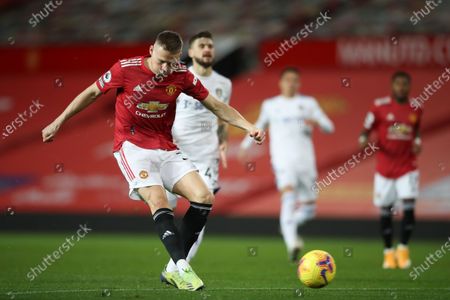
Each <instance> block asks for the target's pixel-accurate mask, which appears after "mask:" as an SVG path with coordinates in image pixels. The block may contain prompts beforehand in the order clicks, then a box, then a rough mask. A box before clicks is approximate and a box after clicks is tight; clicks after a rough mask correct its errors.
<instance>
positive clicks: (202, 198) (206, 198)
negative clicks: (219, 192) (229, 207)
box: [190, 190, 214, 204]
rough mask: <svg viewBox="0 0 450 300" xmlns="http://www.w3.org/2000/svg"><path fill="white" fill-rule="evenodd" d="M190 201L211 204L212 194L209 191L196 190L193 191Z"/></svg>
mask: <svg viewBox="0 0 450 300" xmlns="http://www.w3.org/2000/svg"><path fill="white" fill-rule="evenodd" d="M190 201H191V202H197V203H202V204H213V202H214V194H213V193H211V191H209V190H206V191H198V192H195V193H194V198H193V199H192V200H190Z"/></svg>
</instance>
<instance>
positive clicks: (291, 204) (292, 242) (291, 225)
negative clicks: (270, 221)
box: [280, 192, 299, 251]
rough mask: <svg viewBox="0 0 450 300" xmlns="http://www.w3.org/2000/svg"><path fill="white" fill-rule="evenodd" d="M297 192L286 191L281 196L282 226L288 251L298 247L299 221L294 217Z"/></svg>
mask: <svg viewBox="0 0 450 300" xmlns="http://www.w3.org/2000/svg"><path fill="white" fill-rule="evenodd" d="M295 198H296V197H295V193H294V192H284V193H283V194H282V196H281V210H280V227H281V234H282V235H283V239H284V243H285V244H286V247H287V249H288V251H292V249H294V248H296V247H298V246H299V245H298V237H297V223H296V221H295V219H294V211H295V201H296V199H295Z"/></svg>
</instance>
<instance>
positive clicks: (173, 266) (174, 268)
mask: <svg viewBox="0 0 450 300" xmlns="http://www.w3.org/2000/svg"><path fill="white" fill-rule="evenodd" d="M204 233H205V228H204V227H203V229H202V231H201V232H200V234H199V235H198V238H197V241H196V242H195V243H194V244H193V245H192V247H191V250H189V253H188V255H187V257H186V261H188V262H190V261H191V259H192V258H193V257H194V256H195V254H196V253H197V251H198V248H199V247H200V243H201V242H202V240H203V235H204ZM166 271H167V272H175V271H178V267H177V265H176V264H175V263H174V262H173V260H172V259H170V261H169V263H168V264H167V266H166Z"/></svg>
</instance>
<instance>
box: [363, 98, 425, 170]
mask: <svg viewBox="0 0 450 300" xmlns="http://www.w3.org/2000/svg"><path fill="white" fill-rule="evenodd" d="M421 118H422V110H421V109H420V108H419V109H417V110H415V109H414V108H413V106H412V105H411V104H410V103H408V102H406V103H403V104H401V103H398V102H397V101H395V99H392V98H391V97H385V98H380V99H376V100H375V101H374V105H373V107H372V108H371V110H370V111H369V113H368V114H367V117H366V120H365V122H364V127H365V129H367V130H369V131H375V132H376V135H377V146H378V147H379V150H378V151H377V154H376V155H377V156H376V157H377V166H376V170H377V172H378V173H380V174H381V175H382V176H384V177H388V178H398V177H400V176H402V175H404V174H406V173H408V172H410V171H413V170H416V169H417V157H416V155H415V154H414V153H413V152H412V148H413V143H414V140H415V138H416V137H417V136H418V132H419V126H420V121H421Z"/></svg>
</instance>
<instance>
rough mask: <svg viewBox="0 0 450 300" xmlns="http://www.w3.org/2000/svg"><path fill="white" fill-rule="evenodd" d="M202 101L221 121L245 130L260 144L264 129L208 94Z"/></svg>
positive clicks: (263, 136) (262, 139)
mask: <svg viewBox="0 0 450 300" xmlns="http://www.w3.org/2000/svg"><path fill="white" fill-rule="evenodd" d="M202 103H203V105H204V106H205V107H206V108H207V109H209V110H210V111H211V112H212V113H213V114H215V115H216V116H217V117H219V118H220V119H222V120H223V121H225V122H227V123H229V124H231V125H233V126H235V127H238V128H241V129H243V130H245V131H247V132H248V133H249V134H250V136H251V137H252V138H253V139H254V140H255V141H256V142H257V143H258V144H261V143H262V142H263V141H264V138H265V135H264V131H263V130H261V129H259V128H257V127H256V126H255V125H253V124H251V123H250V122H249V121H247V120H246V119H245V118H244V117H243V116H242V115H241V114H240V113H239V112H238V111H237V110H235V109H234V108H232V107H231V106H229V105H227V104H225V103H223V102H221V101H219V100H217V99H216V98H214V97H213V96H211V95H208V97H206V99H205V100H203V101H202Z"/></svg>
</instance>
